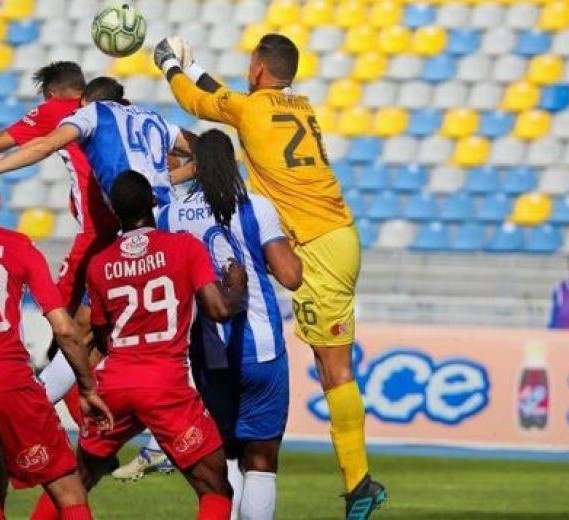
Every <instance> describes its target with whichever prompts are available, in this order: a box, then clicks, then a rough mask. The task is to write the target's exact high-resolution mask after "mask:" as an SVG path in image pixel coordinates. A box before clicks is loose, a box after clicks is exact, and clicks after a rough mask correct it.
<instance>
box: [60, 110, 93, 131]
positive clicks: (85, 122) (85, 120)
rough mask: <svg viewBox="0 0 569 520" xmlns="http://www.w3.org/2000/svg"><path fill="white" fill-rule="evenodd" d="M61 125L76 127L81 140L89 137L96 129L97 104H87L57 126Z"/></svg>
mask: <svg viewBox="0 0 569 520" xmlns="http://www.w3.org/2000/svg"><path fill="white" fill-rule="evenodd" d="M63 125H73V126H74V127H76V128H77V129H78V130H79V134H80V138H81V139H85V138H87V137H89V136H90V135H91V134H92V133H93V131H94V130H95V128H97V103H89V104H88V105H87V106H85V107H83V108H80V109H79V110H77V111H76V112H75V113H74V114H72V115H70V116H69V117H66V118H65V119H63V120H62V121H61V123H59V126H63Z"/></svg>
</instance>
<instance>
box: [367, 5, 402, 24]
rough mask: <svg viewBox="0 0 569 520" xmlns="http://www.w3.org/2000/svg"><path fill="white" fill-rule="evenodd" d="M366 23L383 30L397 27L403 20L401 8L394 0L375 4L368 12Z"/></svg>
mask: <svg viewBox="0 0 569 520" xmlns="http://www.w3.org/2000/svg"><path fill="white" fill-rule="evenodd" d="M368 14H369V16H368V23H370V24H371V25H372V26H373V27H377V28H383V27H391V26H392V25H398V24H399V23H401V20H402V18H403V6H402V5H401V3H400V2H397V1H395V0H385V1H379V2H375V3H374V4H373V5H372V6H371V9H370V11H369V13H368Z"/></svg>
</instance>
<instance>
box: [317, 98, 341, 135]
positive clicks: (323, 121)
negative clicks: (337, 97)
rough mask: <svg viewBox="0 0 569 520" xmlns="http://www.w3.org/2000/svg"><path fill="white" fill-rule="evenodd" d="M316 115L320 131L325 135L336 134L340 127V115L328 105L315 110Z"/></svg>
mask: <svg viewBox="0 0 569 520" xmlns="http://www.w3.org/2000/svg"><path fill="white" fill-rule="evenodd" d="M314 114H315V115H316V120H317V121H318V126H319V127H320V130H321V131H322V132H324V133H332V134H333V133H335V132H336V130H337V127H338V113H337V111H336V110H335V109H333V108H330V107H328V106H326V105H321V106H317V107H315V108H314Z"/></svg>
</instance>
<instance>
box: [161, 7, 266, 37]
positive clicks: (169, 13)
mask: <svg viewBox="0 0 569 520" xmlns="http://www.w3.org/2000/svg"><path fill="white" fill-rule="evenodd" d="M201 4H202V3H201V2H198V0H172V1H171V2H169V3H168V4H167V8H166V19H167V20H168V21H169V22H170V23H176V24H180V28H181V27H183V26H184V25H186V23H188V22H189V23H191V22H194V21H196V20H199V19H200V15H201ZM257 12H261V13H262V9H261V8H260V7H259V6H258V4H257ZM253 23H254V22H253ZM257 42H258V40H257Z"/></svg>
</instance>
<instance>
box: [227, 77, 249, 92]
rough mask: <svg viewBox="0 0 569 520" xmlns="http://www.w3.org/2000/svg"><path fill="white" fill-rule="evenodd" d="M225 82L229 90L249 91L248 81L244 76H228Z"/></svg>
mask: <svg viewBox="0 0 569 520" xmlns="http://www.w3.org/2000/svg"><path fill="white" fill-rule="evenodd" d="M225 84H226V85H227V87H228V88H229V89H231V90H235V91H237V92H249V82H248V81H247V80H246V79H245V78H228V79H226V80H225Z"/></svg>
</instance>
